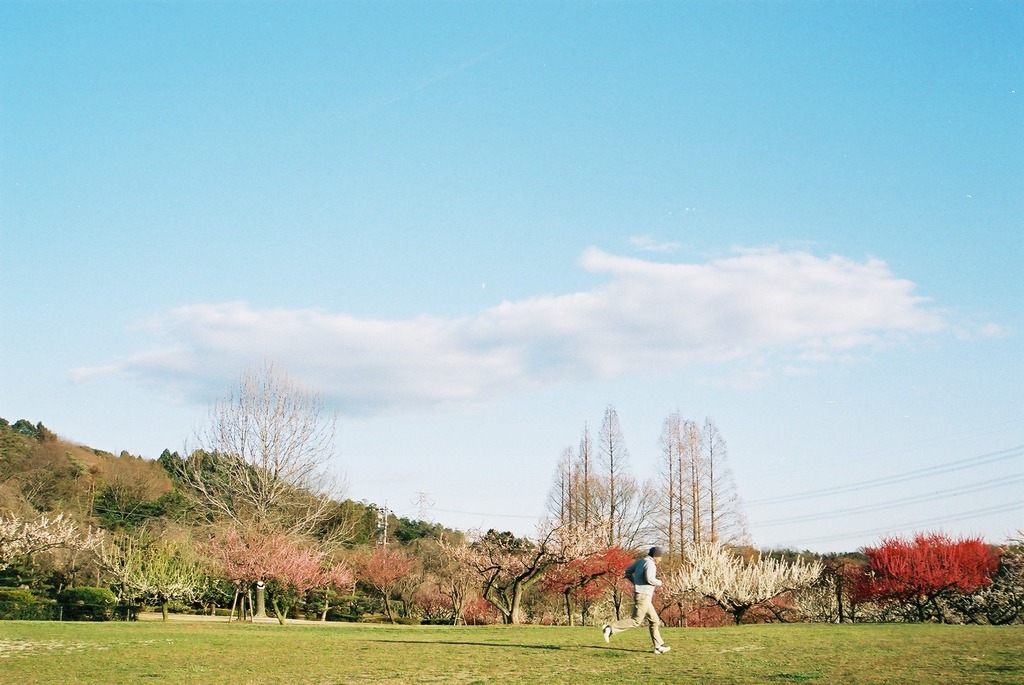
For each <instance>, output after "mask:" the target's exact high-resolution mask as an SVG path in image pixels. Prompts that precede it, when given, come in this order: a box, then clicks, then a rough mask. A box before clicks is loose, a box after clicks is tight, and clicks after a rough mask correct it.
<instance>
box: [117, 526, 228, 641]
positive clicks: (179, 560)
mask: <svg viewBox="0 0 1024 685" xmlns="http://www.w3.org/2000/svg"><path fill="white" fill-rule="evenodd" d="M101 556H102V561H103V566H104V568H105V570H106V571H107V572H108V573H109V574H110V575H111V576H113V578H114V581H115V584H116V586H117V588H118V592H119V594H120V597H119V599H121V601H124V602H127V603H128V604H129V605H133V604H136V603H139V602H153V603H155V604H159V605H160V608H161V611H162V612H163V619H164V620H165V621H166V620H167V607H168V605H169V604H170V603H171V602H172V601H179V600H180V601H185V602H189V601H193V600H194V599H196V598H197V597H198V596H199V595H200V594H202V592H203V590H204V588H205V586H206V580H207V576H208V574H207V573H206V571H205V569H204V567H203V564H202V563H201V562H200V561H199V560H198V559H197V558H196V557H195V555H194V553H193V552H192V551H191V550H190V549H188V548H186V547H185V546H183V545H180V544H175V543H171V542H161V543H157V544H146V542H145V541H144V540H143V539H140V538H133V537H124V538H121V539H120V540H117V541H115V542H114V543H113V544H110V545H108V546H106V547H104V548H103V550H102V552H101Z"/></svg>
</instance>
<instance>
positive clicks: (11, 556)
mask: <svg viewBox="0 0 1024 685" xmlns="http://www.w3.org/2000/svg"><path fill="white" fill-rule="evenodd" d="M100 540H101V537H100V534H99V532H98V531H93V530H92V529H91V528H89V529H86V530H82V529H81V528H79V527H78V525H77V524H75V522H74V521H72V520H70V519H68V518H65V517H64V514H57V515H56V516H53V517H51V516H49V515H48V514H42V515H40V516H38V517H36V518H34V519H24V518H21V517H18V516H14V515H8V516H3V515H0V570H3V569H5V568H7V567H8V566H10V565H11V564H13V563H14V562H15V561H17V560H18V559H22V558H25V557H30V556H32V555H33V554H38V553H40V552H48V551H50V550H53V549H67V550H70V551H87V550H91V549H95V548H96V547H97V546H98V545H99V543H100Z"/></svg>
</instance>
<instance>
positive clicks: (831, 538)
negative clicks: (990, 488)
mask: <svg viewBox="0 0 1024 685" xmlns="http://www.w3.org/2000/svg"><path fill="white" fill-rule="evenodd" d="M1018 507H1024V500H1020V501H1017V502H1010V503H1008V504H1000V505H996V506H993V507H986V508H984V509H974V510H972V511H966V512H964V513H962V514H959V515H957V516H946V517H939V518H934V519H929V520H926V521H915V522H913V523H901V524H899V525H892V526H885V527H882V528H869V529H865V530H856V531H852V532H850V533H843V534H842V535H824V536H821V537H816V538H800V539H796V540H788V541H784V542H781V543H779V544H780V545H784V546H789V545H795V544H798V543H799V544H813V543H818V542H835V541H836V540H846V539H849V538H856V537H863V536H865V535H875V534H878V533H891V532H893V531H902V530H907V529H912V528H921V527H925V526H935V525H941V524H944V523H956V522H957V521H966V520H969V519H973V518H977V517H979V516H987V515H989V514H1002V513H1004V512H1007V511H1013V510H1015V509H1017V508H1018Z"/></svg>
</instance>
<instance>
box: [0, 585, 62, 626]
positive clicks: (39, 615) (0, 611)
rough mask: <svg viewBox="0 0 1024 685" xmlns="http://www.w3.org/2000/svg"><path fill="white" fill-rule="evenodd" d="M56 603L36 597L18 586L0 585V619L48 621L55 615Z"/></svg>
mask: <svg viewBox="0 0 1024 685" xmlns="http://www.w3.org/2000/svg"><path fill="white" fill-rule="evenodd" d="M56 609H57V603H56V602H55V601H53V600H52V599H44V598H42V597H36V596H35V595H33V594H32V593H31V592H30V591H28V590H26V589H25V588H20V587H0V620H4V621H50V620H53V619H54V618H55V617H56V613H57V610H56Z"/></svg>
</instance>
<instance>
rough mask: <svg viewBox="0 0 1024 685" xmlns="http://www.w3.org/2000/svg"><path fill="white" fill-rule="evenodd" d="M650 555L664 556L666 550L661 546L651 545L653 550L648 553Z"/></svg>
mask: <svg viewBox="0 0 1024 685" xmlns="http://www.w3.org/2000/svg"><path fill="white" fill-rule="evenodd" d="M647 554H648V556H652V557H663V556H665V550H663V549H662V548H661V547H651V551H650V552H648V553H647Z"/></svg>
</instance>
